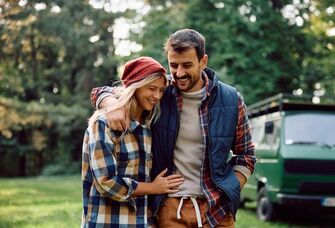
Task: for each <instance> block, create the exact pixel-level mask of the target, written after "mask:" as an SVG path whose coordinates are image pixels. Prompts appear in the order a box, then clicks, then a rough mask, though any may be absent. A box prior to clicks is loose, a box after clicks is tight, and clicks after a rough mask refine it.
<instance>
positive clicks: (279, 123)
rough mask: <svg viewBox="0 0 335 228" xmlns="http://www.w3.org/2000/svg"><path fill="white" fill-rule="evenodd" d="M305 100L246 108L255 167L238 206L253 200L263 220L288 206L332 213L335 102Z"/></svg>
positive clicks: (292, 98)
mask: <svg viewBox="0 0 335 228" xmlns="http://www.w3.org/2000/svg"><path fill="white" fill-rule="evenodd" d="M304 98H305V97H297V96H287V95H283V94H278V95H277V96H274V97H271V98H268V99H266V100H264V101H261V102H258V103H256V104H254V105H251V106H249V111H248V115H249V119H250V124H251V127H252V137H253V141H254V143H255V147H256V156H257V163H256V167H255V171H254V174H253V175H252V176H251V177H250V178H249V180H248V182H247V184H246V185H245V187H244V189H243V191H242V193H241V205H243V203H244V202H246V201H256V202H257V214H258V217H259V218H260V219H261V220H263V221H267V220H271V219H273V218H274V217H275V215H276V214H277V212H278V210H279V209H280V208H282V207H284V206H288V205H289V206H303V207H304V206H307V207H313V208H315V207H320V208H321V207H329V208H334V209H335V99H334V98H331V99H330V100H328V104H324V103H319V104H313V103H312V102H306V101H305V99H304ZM329 101H330V102H329Z"/></svg>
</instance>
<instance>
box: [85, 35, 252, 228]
mask: <svg viewBox="0 0 335 228" xmlns="http://www.w3.org/2000/svg"><path fill="white" fill-rule="evenodd" d="M164 48H165V52H166V55H167V59H168V63H169V69H170V73H171V78H169V79H166V77H165V75H166V72H165V69H164V68H163V67H162V66H161V65H160V64H159V63H158V62H157V61H155V60H153V59H152V58H149V57H140V58H137V59H135V60H131V61H129V62H127V63H126V65H125V69H124V73H123V75H122V77H121V81H122V84H123V85H122V86H121V87H116V88H115V87H113V88H110V87H103V88H98V89H94V90H93V91H92V102H93V103H94V104H95V105H96V106H97V107H99V108H100V109H99V110H98V111H96V112H95V113H94V115H93V116H92V117H91V118H90V123H89V127H88V130H87V131H86V134H85V138H84V144H83V163H82V164H83V166H82V183H83V209H84V212H83V221H82V226H83V227H150V226H153V227H154V226H155V224H157V225H158V226H159V227H235V225H234V224H235V223H234V221H235V214H236V211H237V208H238V205H239V197H240V191H241V189H242V188H243V185H244V184H245V183H246V181H247V178H248V177H249V176H250V175H251V174H252V172H253V169H254V164H255V161H256V157H255V153H254V145H253V143H252V140H251V136H250V127H249V122H248V118H247V114H246V106H245V104H244V102H243V98H242V95H240V94H239V93H238V92H237V91H236V90H235V89H234V88H233V87H230V86H228V85H226V84H223V83H221V82H219V81H218V78H217V76H216V75H215V73H214V72H213V71H212V70H211V69H209V68H207V61H208V56H207V55H206V53H205V38H204V37H203V36H202V35H201V34H200V33H198V32H197V31H195V30H191V29H182V30H178V31H177V32H175V33H174V34H172V35H171V36H170V37H169V38H168V40H167V42H166V44H165V47H164ZM107 126H108V127H107ZM109 127H110V128H111V129H112V130H111V129H110V128H109ZM151 136H152V141H151ZM231 151H232V156H230V152H231ZM230 157H231V158H230ZM147 195H150V197H149V198H148V196H147Z"/></svg>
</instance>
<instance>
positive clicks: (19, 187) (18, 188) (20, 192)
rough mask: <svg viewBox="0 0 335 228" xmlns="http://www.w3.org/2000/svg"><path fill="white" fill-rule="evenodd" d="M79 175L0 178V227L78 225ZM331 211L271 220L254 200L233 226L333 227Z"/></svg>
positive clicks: (296, 213) (288, 214)
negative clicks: (259, 213) (259, 216)
mask: <svg viewBox="0 0 335 228" xmlns="http://www.w3.org/2000/svg"><path fill="white" fill-rule="evenodd" d="M80 222H81V184H80V176H79V175H77V176H65V177H64V176H62V177H37V178H10V179H9V178H0V228H10V227H15V228H17V227H18V228H20V227H31V228H42V227H43V228H53V227H55V228H56V227H57V228H62V227H66V228H67V227H69V228H72V227H80ZM334 224H335V213H333V214H332V215H329V214H324V213H316V212H312V213H309V214H307V213H305V212H301V211H300V212H299V211H284V212H283V214H282V215H281V216H280V218H278V219H277V220H276V221H275V222H266V223H264V222H261V221H259V220H258V219H257V217H256V213H255V204H254V203H248V204H247V205H246V208H242V209H239V210H238V213H237V222H236V228H263V227H264V228H300V227H311V228H319V227H335V225H334Z"/></svg>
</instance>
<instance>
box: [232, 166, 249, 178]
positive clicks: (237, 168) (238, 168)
mask: <svg viewBox="0 0 335 228" xmlns="http://www.w3.org/2000/svg"><path fill="white" fill-rule="evenodd" d="M233 169H234V171H238V172H240V173H242V174H243V176H245V178H247V179H248V178H249V177H250V175H251V171H250V170H249V169H248V168H247V167H245V166H242V165H235V166H234V167H233Z"/></svg>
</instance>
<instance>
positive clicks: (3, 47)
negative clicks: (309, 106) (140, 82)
mask: <svg viewBox="0 0 335 228" xmlns="http://www.w3.org/2000/svg"><path fill="white" fill-rule="evenodd" d="M90 2H92V1H88V0H72V1H65V0H31V1H23V0H22V1H14V0H6V1H0V118H1V119H0V163H1V164H0V171H1V175H11V176H13V175H37V174H39V173H40V172H41V171H42V170H43V169H44V172H45V173H62V170H63V169H64V167H69V166H71V167H77V168H78V161H79V160H80V156H81V153H80V151H81V140H82V135H83V133H84V130H85V128H86V118H88V116H89V115H90V112H91V111H92V108H91V105H90V104H89V94H90V91H91V89H92V88H93V87H96V86H102V85H110V84H111V82H112V81H113V80H115V79H116V74H117V71H118V68H119V66H120V64H121V63H122V62H123V61H124V60H126V59H129V58H133V57H136V56H138V55H147V56H152V57H154V58H156V59H157V60H159V61H160V62H161V63H163V64H164V65H165V66H166V67H167V61H166V57H165V54H164V52H163V49H162V48H163V44H164V42H165V40H166V38H167V37H168V36H169V35H170V34H171V33H173V32H174V31H176V30H177V29H180V28H185V27H190V28H194V29H196V30H199V31H200V32H201V33H203V34H204V35H205V36H206V40H207V53H208V55H209V67H210V68H212V69H214V70H215V71H216V72H217V73H218V75H219V77H220V79H221V80H222V81H224V82H227V83H228V84H231V85H233V86H235V87H237V88H238V90H239V91H241V92H242V93H243V95H244V97H245V100H246V103H247V104H250V103H253V102H255V101H259V100H262V99H263V98H267V97H269V96H272V95H274V94H277V93H279V92H283V93H296V94H302V93H305V94H309V93H314V95H316V96H323V95H330V96H332V95H334V94H335V80H334V79H335V73H334V72H335V64H334V62H335V52H334V46H335V39H334V37H335V28H334V21H335V13H334V11H335V5H334V1H331V0H323V1H316V0H310V1H288V0H266V1H263V0H254V1H250V0H202V1H200V0H178V1H177V0H171V1H161V0H143V2H142V3H143V4H145V5H146V6H148V8H147V9H149V10H148V11H147V12H144V11H143V10H134V9H129V8H131V7H130V6H129V7H128V9H125V10H119V11H115V10H110V9H109V10H108V7H107V6H114V5H113V4H115V1H103V0H97V1H95V2H96V3H98V4H97V5H92V4H90ZM118 2H121V1H118ZM118 19H126V21H129V22H131V23H132V24H131V27H130V28H131V34H130V37H129V38H128V39H129V41H130V42H136V43H137V44H140V45H142V46H143V49H142V50H141V51H140V52H138V53H132V55H131V56H127V57H124V56H118V55H116V51H115V50H116V44H117V43H118V41H119V40H117V38H115V35H118V34H115V33H116V31H115V27H114V26H115V22H116V21H117V20H118ZM125 39H127V38H125ZM3 164H6V165H3ZM13 167H15V168H13ZM67 170H68V169H67ZM69 172H72V171H70V170H69Z"/></svg>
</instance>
